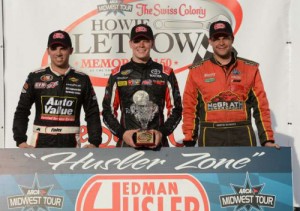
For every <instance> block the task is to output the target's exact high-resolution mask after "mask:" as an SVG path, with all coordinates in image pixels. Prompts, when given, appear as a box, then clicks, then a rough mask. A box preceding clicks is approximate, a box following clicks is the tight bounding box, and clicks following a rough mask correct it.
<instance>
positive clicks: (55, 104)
mask: <svg viewBox="0 0 300 211" xmlns="http://www.w3.org/2000/svg"><path fill="white" fill-rule="evenodd" d="M33 103H34V104H35V111H36V114H35V119H34V127H36V128H37V129H36V130H37V131H36V132H37V134H36V137H34V138H33V139H35V140H33V141H34V142H35V143H33V145H34V146H35V147H38V148H39V147H76V145H77V140H79V139H78V137H79V127H80V111H81V108H82V107H83V109H84V111H85V120H86V122H87V128H88V135H89V142H90V143H91V144H94V145H95V146H99V144H101V141H102V139H101V134H102V127H101V122H100V112H99V107H98V103H97V99H96V95H95V92H94V89H93V86H92V84H91V81H90V78H89V77H88V75H86V74H84V73H81V72H78V71H75V70H74V69H69V70H68V71H67V73H66V74H65V75H59V74H58V73H55V72H53V71H52V70H51V69H50V67H46V68H45V69H40V70H38V71H35V72H32V73H30V74H29V76H28V78H27V80H26V83H25V84H24V87H23V89H22V93H21V96H20V100H19V103H18V106H17V109H16V112H15V115H14V122H13V133H14V140H15V141H16V142H17V146H19V144H21V143H22V142H26V141H27V136H26V131H27V127H28V120H29V119H28V116H29V115H30V109H31V106H32V104H33ZM47 127H51V128H52V130H54V132H51V131H49V132H50V133H47V132H44V133H39V130H40V129H41V128H47ZM56 127H57V128H56ZM70 128H76V129H78V132H77V133H67V134H66V133H63V132H62V133H60V132H59V131H60V130H69V129H70ZM56 132H57V133H56ZM76 138H77V139H76Z"/></svg>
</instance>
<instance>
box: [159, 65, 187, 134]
mask: <svg viewBox="0 0 300 211" xmlns="http://www.w3.org/2000/svg"><path fill="white" fill-rule="evenodd" d="M165 101H166V108H167V119H166V121H165V123H164V125H162V126H160V127H159V129H158V130H159V131H160V132H161V133H162V135H164V136H168V135H170V134H171V133H172V132H173V131H174V130H175V128H176V127H177V125H178V124H179V122H180V120H181V115H182V104H181V96H180V92H179V87H178V83H177V79H176V76H175V74H174V72H173V70H172V71H171V72H170V75H169V77H168V80H167V89H166V93H165Z"/></svg>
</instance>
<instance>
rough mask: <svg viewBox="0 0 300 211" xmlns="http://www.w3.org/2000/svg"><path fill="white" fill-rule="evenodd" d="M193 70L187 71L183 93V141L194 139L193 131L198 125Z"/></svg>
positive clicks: (196, 95)
mask: <svg viewBox="0 0 300 211" xmlns="http://www.w3.org/2000/svg"><path fill="white" fill-rule="evenodd" d="M194 72H195V71H194V70H190V71H189V75H188V77H187V81H186V84H185V89H184V93H183V124H182V130H183V134H184V140H183V141H184V142H190V141H193V142H194V141H195V140H194V139H195V138H196V137H195V132H196V128H197V125H198V124H197V123H198V122H199V116H198V114H197V107H198V97H199V96H198V90H197V86H196V84H195V82H194V80H193V77H194V74H193V73H194ZM193 144H194V143H193Z"/></svg>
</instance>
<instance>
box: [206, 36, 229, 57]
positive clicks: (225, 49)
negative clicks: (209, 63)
mask: <svg viewBox="0 0 300 211" xmlns="http://www.w3.org/2000/svg"><path fill="white" fill-rule="evenodd" d="M232 43H233V37H232V36H227V35H220V36H215V37H212V38H210V39H209V44H210V45H211V46H212V48H213V51H214V54H215V55H216V56H217V57H220V58H222V59H226V58H229V57H230V56H231V51H232Z"/></svg>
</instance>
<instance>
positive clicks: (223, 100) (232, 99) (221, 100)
mask: <svg viewBox="0 0 300 211" xmlns="http://www.w3.org/2000/svg"><path fill="white" fill-rule="evenodd" d="M243 107H244V102H243V101H241V100H240V99H239V97H238V96H237V95H236V94H234V93H233V92H231V91H225V92H221V93H219V94H218V95H217V96H215V97H214V98H212V99H211V101H210V102H209V103H207V111H216V110H242V109H243Z"/></svg>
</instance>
